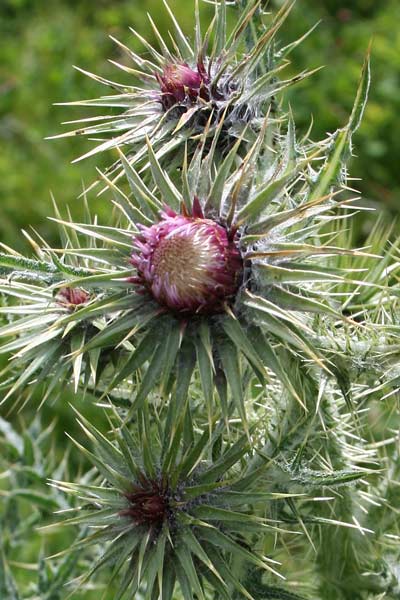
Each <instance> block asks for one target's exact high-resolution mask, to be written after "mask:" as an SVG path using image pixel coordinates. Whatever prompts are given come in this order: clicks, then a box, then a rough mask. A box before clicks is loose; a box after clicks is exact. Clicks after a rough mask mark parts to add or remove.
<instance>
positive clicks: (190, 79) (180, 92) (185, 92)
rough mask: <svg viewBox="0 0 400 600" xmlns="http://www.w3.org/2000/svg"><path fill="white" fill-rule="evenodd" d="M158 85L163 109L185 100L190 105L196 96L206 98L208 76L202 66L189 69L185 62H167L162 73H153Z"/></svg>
mask: <svg viewBox="0 0 400 600" xmlns="http://www.w3.org/2000/svg"><path fill="white" fill-rule="evenodd" d="M155 76H156V78H157V81H158V83H159V85H160V91H161V97H160V100H161V104H162V106H163V108H164V110H165V111H167V110H169V109H170V108H172V107H173V106H176V105H177V104H179V103H183V102H184V101H185V100H186V102H187V103H188V105H189V106H190V105H192V104H193V103H194V102H195V101H196V100H197V98H199V97H202V98H203V99H205V100H206V99H207V96H208V93H207V89H206V84H207V83H208V77H207V74H206V72H205V70H204V68H202V69H200V68H196V70H194V69H191V68H190V67H189V65H187V64H186V63H170V64H167V65H166V66H165V67H164V69H163V71H162V73H161V74H159V73H157V72H156V73H155Z"/></svg>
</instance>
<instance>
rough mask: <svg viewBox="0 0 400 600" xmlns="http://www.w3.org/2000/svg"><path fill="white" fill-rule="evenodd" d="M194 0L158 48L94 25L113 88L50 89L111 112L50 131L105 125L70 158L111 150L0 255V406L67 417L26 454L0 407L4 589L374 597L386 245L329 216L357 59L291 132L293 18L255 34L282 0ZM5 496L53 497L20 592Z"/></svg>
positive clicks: (393, 497) (382, 570)
mask: <svg viewBox="0 0 400 600" xmlns="http://www.w3.org/2000/svg"><path fill="white" fill-rule="evenodd" d="M228 4H229V6H228ZM214 7H215V16H214V20H213V21H212V22H211V24H210V26H209V28H208V31H207V33H206V34H205V35H204V36H202V34H201V28H200V17H199V7H198V6H197V4H196V5H195V7H194V8H195V11H194V12H195V42H194V46H192V44H191V42H190V41H189V40H188V39H187V38H186V36H185V34H184V33H183V32H182V30H181V29H180V28H179V25H178V24H177V21H176V19H175V17H174V15H173V13H172V12H171V10H170V8H169V7H168V6H167V5H166V10H167V12H168V13H169V16H170V17H171V18H172V23H173V25H174V30H175V35H174V36H171V39H170V40H169V41H167V40H164V39H162V37H161V35H160V34H159V33H158V30H157V29H156V27H155V25H154V24H153V21H152V20H151V19H150V23H151V25H152V27H153V29H154V32H155V35H156V37H157V39H158V43H159V48H158V49H155V48H153V47H152V46H151V45H150V44H149V43H148V42H146V41H145V40H144V38H142V37H141V36H139V39H140V40H141V42H142V43H143V44H144V47H145V49H146V54H145V55H143V56H142V55H137V54H135V53H134V52H133V51H131V50H129V49H128V48H127V47H126V46H124V45H122V44H120V43H118V44H119V46H120V48H122V50H123V51H124V52H125V53H126V54H127V55H128V58H129V59H130V60H133V62H134V64H135V66H134V67H132V66H129V65H126V64H125V63H124V64H118V65H117V66H119V67H120V68H122V70H123V71H125V73H126V75H127V76H129V79H130V84H129V85H128V86H126V85H122V84H115V83H114V82H109V81H106V80H104V79H102V78H101V77H97V76H93V77H94V78H95V79H96V80H97V81H99V82H100V83H105V84H106V85H111V87H113V88H114V89H116V90H117V92H118V93H117V94H116V95H114V96H106V97H102V98H100V99H98V100H93V101H83V102H74V103H73V104H78V105H85V106H86V105H89V106H105V107H117V108H122V109H123V111H124V112H123V113H122V114H121V115H119V116H115V115H111V116H110V115H106V116H104V117H100V118H97V117H96V118H95V121H94V124H93V125H85V124H83V126H82V127H81V129H79V130H77V131H76V132H73V133H74V134H78V133H79V134H84V135H91V136H92V135H95V136H96V137H97V136H98V135H99V134H101V135H102V134H103V133H104V134H108V136H109V137H108V139H107V140H106V141H102V142H101V143H100V145H99V146H97V147H96V148H95V149H93V150H91V151H90V152H89V154H93V153H97V152H101V151H104V150H110V149H112V150H113V152H114V163H112V165H111V167H110V168H109V169H108V170H107V172H105V173H103V172H99V181H100V182H101V185H102V201H103V202H105V203H106V202H108V203H109V208H110V210H109V217H108V220H107V223H104V224H102V223H99V220H98V218H97V217H96V216H95V215H92V214H91V210H90V199H89V197H88V194H89V192H90V190H87V191H86V192H85V193H84V194H83V200H82V202H83V204H84V217H83V218H82V220H81V222H76V221H74V220H73V219H72V217H71V216H70V215H69V213H68V214H67V216H63V215H62V214H61V211H60V210H59V209H58V208H57V206H56V205H55V211H56V215H55V218H53V222H55V224H56V225H57V226H58V228H59V232H60V244H59V247H52V246H50V245H49V244H48V243H47V242H46V241H45V240H43V239H42V237H41V236H40V235H39V234H35V233H34V234H32V235H31V236H29V241H30V242H31V245H32V248H33V251H34V253H35V256H34V257H31V256H29V257H26V256H23V255H22V254H19V253H17V252H16V251H13V250H12V249H10V248H3V250H4V252H3V253H2V254H1V255H0V271H1V280H0V292H1V294H2V297H3V298H4V299H3V300H2V302H3V304H2V305H1V307H0V316H1V318H2V321H3V322H2V325H1V327H0V337H1V339H2V340H3V344H2V346H0V349H1V353H2V355H3V356H4V357H5V358H6V359H7V362H6V364H5V365H4V367H3V371H2V380H1V383H0V385H1V389H2V390H3V392H4V393H3V398H2V404H1V406H2V408H7V409H8V411H9V412H10V413H11V414H12V413H13V409H14V410H15V408H16V407H17V406H18V407H19V409H20V410H21V409H22V408H23V409H24V411H29V410H32V408H31V407H32V406H35V403H36V406H37V405H39V406H40V408H41V410H45V408H42V406H43V404H44V403H45V402H46V403H51V404H52V406H53V407H54V408H53V410H56V411H57V412H58V411H60V410H62V411H63V414H64V411H67V412H68V414H71V413H73V412H74V413H75V414H76V415H77V420H78V423H79V426H80V430H77V429H76V426H75V424H73V425H70V423H71V421H68V424H69V425H68V427H67V429H68V431H67V435H68V436H69V438H70V439H71V440H72V441H71V445H70V446H68V448H69V450H68V454H67V458H65V459H64V460H63V461H62V466H59V465H58V466H57V464H53V463H52V462H51V461H50V462H49V463H48V462H46V466H45V467H43V469H38V464H39V463H40V461H39V463H38V461H37V457H38V456H39V455H40V452H41V450H40V449H39V448H38V449H36V450H32V449H31V446H30V442H29V440H30V439H31V437H35V435H37V433H36V430H35V431H34V430H33V429H32V431H31V430H28V432H27V433H26V434H25V437H24V438H23V440H24V441H23V442H22V441H20V440H21V438H20V437H19V433H18V431H16V430H14V429H13V427H12V426H11V425H10V424H8V423H7V422H6V421H5V420H0V433H1V437H0V444H1V445H2V447H3V446H4V448H5V453H4V473H5V474H4V479H6V481H7V483H8V486H7V489H6V490H5V491H4V495H5V497H6V503H5V509H4V510H2V511H1V512H0V526H1V527H2V530H4V532H5V534H4V539H5V540H6V542H5V543H3V547H2V550H1V555H0V556H1V557H2V558H1V560H2V564H3V568H2V573H1V572H0V590H1V591H2V593H3V595H4V594H5V597H10V598H17V599H18V598H22V597H23V598H32V599H33V598H38V597H40V598H47V599H48V600H55V599H56V598H57V599H61V598H67V597H68V595H69V594H71V593H72V594H73V595H74V597H77V598H87V599H89V598H91V597H92V596H91V590H92V586H100V587H101V588H102V589H103V590H104V598H106V597H107V598H110V597H112V598H116V599H118V598H121V599H122V598H126V599H130V598H132V599H133V598H143V599H149V600H156V599H160V600H193V599H196V600H206V599H207V600H211V599H216V598H224V599H226V600H228V599H231V598H232V599H233V600H240V599H242V598H248V599H249V600H262V599H266V598H276V599H281V600H304V599H309V600H311V599H317V598H320V599H322V600H325V599H326V600H335V599H338V600H350V599H352V600H353V599H356V600H371V599H375V600H378V598H383V597H387V598H398V594H399V589H400V577H399V567H398V564H399V562H398V561H399V551H398V542H399V539H400V537H399V535H400V532H399V525H398V518H397V512H398V511H397V508H396V506H397V505H398V496H399V492H398V489H399V488H398V476H399V473H398V471H399V440H398V426H399V415H398V406H397V401H398V393H399V381H400V370H399V348H400V346H399V340H398V331H399V319H398V298H399V285H398V282H399V274H400V252H399V245H400V242H399V240H396V239H395V237H394V236H393V234H392V232H391V231H389V230H386V229H385V228H384V227H383V225H382V224H381V223H380V221H379V220H378V221H377V223H376V225H375V226H374V227H373V228H372V231H371V232H370V234H369V236H368V238H367V239H366V240H365V243H363V246H362V247H354V243H353V239H352V238H353V233H352V225H351V224H350V225H349V223H352V222H353V221H354V219H356V218H357V214H358V213H359V212H361V211H363V210H366V209H365V208H363V205H362V200H361V199H360V198H359V195H358V193H357V191H356V190H355V189H354V184H353V182H352V180H351V178H350V177H349V175H348V170H347V166H346V165H347V161H348V160H349V158H350V157H351V155H352V148H353V135H354V134H355V132H356V131H357V129H358V127H359V126H360V123H361V119H362V115H363V112H364V108H365V105H366V102H367V96H368V89H369V85H370V67H369V54H368V55H367V58H366V60H365V64H364V65H363V67H362V69H361V77H360V84H359V87H358V89H357V90H356V97H355V103H354V108H353V110H352V112H351V114H350V115H349V118H348V120H347V122H346V123H345V124H344V126H343V128H341V129H339V130H338V131H336V132H334V133H331V134H329V135H327V137H326V139H323V140H321V141H318V142H315V141H314V140H313V139H312V137H311V131H309V132H301V133H299V132H298V131H297V130H296V126H295V123H294V118H293V115H292V111H291V110H290V109H285V104H284V101H283V99H282V97H281V96H280V92H282V91H284V90H285V89H286V88H287V87H288V85H291V84H292V83H295V82H297V81H299V80H301V79H302V78H304V77H305V76H306V75H308V74H309V73H307V74H301V75H300V76H296V77H291V78H288V79H281V78H280V77H281V71H283V69H284V68H286V67H287V66H288V60H287V57H288V56H289V54H290V52H291V51H292V50H294V49H295V48H296V46H297V45H298V44H299V43H300V42H303V41H304V39H305V37H306V36H304V39H302V40H297V41H294V42H293V43H292V44H290V45H289V46H287V47H286V48H281V47H280V46H279V41H278V40H277V37H278V32H279V28H280V27H281V26H283V25H284V21H285V19H286V18H288V17H289V12H290V6H289V5H288V4H284V6H283V7H282V8H281V10H280V11H278V12H277V13H276V14H274V15H270V14H268V13H265V12H264V10H263V8H262V3H261V2H260V1H252V0H250V1H249V2H248V3H246V2H239V3H237V2H233V3H225V2H224V1H222V2H216V3H215V4H214ZM235 11H236V12H235ZM229 12H232V14H236V15H237V20H236V24H235V25H234V27H233V29H232V31H230V32H229V31H227V14H228V13H229ZM289 18H290V17H289ZM304 43H306V41H304ZM142 86H143V87H142ZM81 198H82V196H81ZM66 389H70V392H71V395H72V397H73V401H72V406H69V405H67V406H65V396H64V394H65V391H66ZM28 401H29V404H28ZM78 407H79V408H78ZM38 423H39V422H38ZM37 427H39V429H40V425H38V426H37ZM69 429H74V431H69ZM48 435H51V431H49V432H48ZM42 437H43V436H42V435H41V434H39V438H42ZM38 443H39V442H38ZM39 445H40V444H39ZM33 447H36V446H32V448H33ZM25 454H27V455H28V456H33V455H35V456H36V462H35V463H34V462H33V461H32V459H30V460H31V462H30V464H29V469H30V470H29V469H28V470H26V469H25V467H26V465H25V462H24V461H25V460H26V458H25ZM16 465H17V466H16ZM20 465H24V466H23V469H22V470H23V473H25V474H26V477H25V478H22V479H21V475H20V473H19V470H20ZM46 482H47V484H48V492H47V495H46V494H44V493H43V491H42V488H43V485H44V484H45V483H46ZM35 486H39V488H40V492H38V491H37V490H36V489H35ZM0 493H1V494H3V492H0ZM15 497H23V498H25V499H28V500H30V501H31V502H32V503H33V504H35V503H39V504H40V502H41V503H42V504H45V503H46V502H47V500H48V501H49V504H48V506H49V507H51V508H52V509H55V510H56V511H57V513H58V514H56V515H54V516H53V517H52V518H49V515H48V514H47V513H46V514H43V515H41V517H40V520H39V519H37V520H33V521H32V522H29V519H28V520H26V519H25V521H23V518H21V520H22V521H23V523H24V527H23V528H21V531H23V532H24V535H29V531H31V530H32V528H33V527H34V526H36V525H38V524H39V525H40V526H41V527H40V532H41V535H43V536H44V539H46V538H47V535H49V536H50V537H51V535H52V532H57V533H58V535H59V539H61V541H63V540H64V536H65V535H68V536H69V537H68V539H72V538H74V541H73V542H72V544H69V543H61V544H59V545H58V546H57V547H54V546H53V545H51V549H50V551H49V552H48V553H47V555H48V556H49V555H50V556H49V558H48V563H46V561H45V560H44V559H43V557H42V555H41V556H40V557H38V565H39V566H38V567H37V570H38V572H39V573H40V577H39V581H38V582H31V584H30V586H24V585H23V584H22V585H19V582H18V581H17V580H16V577H15V575H14V573H13V567H14V566H15V563H16V553H17V552H18V550H19V548H20V547H21V545H22V543H23V541H22V540H20V539H19V538H18V536H16V537H15V540H14V543H11V540H12V539H13V538H12V532H13V526H12V523H11V524H10V522H9V519H8V516H9V504H10V502H11V501H12V499H13V498H15ZM65 531H67V532H68V533H67V534H65V533H63V532H65ZM61 532H62V533H61ZM8 540H10V541H8ZM64 541H65V540H64ZM45 545H46V544H45ZM333 549H334V550H333ZM17 564H19V563H18V561H17ZM46 565H49V566H48V567H47V566H46ZM35 568H36V567H35ZM57 585H58V586H59V587H58V588H57ZM61 585H62V586H63V587H60V586H61ZM96 589H97V588H96ZM7 594H8V596H7Z"/></svg>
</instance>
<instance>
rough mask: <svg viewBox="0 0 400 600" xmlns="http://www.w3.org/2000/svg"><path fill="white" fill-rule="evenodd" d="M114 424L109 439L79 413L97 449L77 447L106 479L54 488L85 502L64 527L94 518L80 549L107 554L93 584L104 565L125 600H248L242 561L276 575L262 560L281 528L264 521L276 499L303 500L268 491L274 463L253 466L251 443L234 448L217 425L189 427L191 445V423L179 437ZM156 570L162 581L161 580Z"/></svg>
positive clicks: (155, 428)
mask: <svg viewBox="0 0 400 600" xmlns="http://www.w3.org/2000/svg"><path fill="white" fill-rule="evenodd" d="M115 417H116V419H117V420H118V421H117V426H118V427H117V429H115V430H114V433H112V434H111V438H110V437H108V438H107V437H106V436H104V435H103V434H102V433H101V432H100V431H98V430H97V429H96V427H94V425H93V424H92V423H90V421H88V420H87V419H85V418H84V417H83V416H82V415H79V423H80V425H81V427H82V429H83V431H84V433H85V434H86V435H87V436H88V438H89V439H90V440H91V443H92V448H91V449H90V450H88V449H87V448H86V447H84V446H82V445H81V444H78V443H77V447H78V448H79V450H80V451H81V452H82V453H83V454H84V456H85V457H86V459H88V460H89V461H90V462H91V463H93V465H94V466H95V467H96V468H97V469H98V470H99V475H100V477H99V478H96V479H95V480H94V481H93V482H91V483H90V484H89V485H80V484H75V483H68V482H60V481H56V482H54V484H55V485H56V486H57V487H58V488H59V489H61V490H62V491H64V492H67V493H69V494H73V495H75V496H76V497H77V498H81V499H82V500H84V503H85V506H84V507H82V508H81V509H80V510H79V515H78V518H77V520H76V521H75V518H74V517H72V518H71V519H69V520H66V524H74V523H76V524H79V525H82V526H83V527H85V526H86V520H87V522H88V524H89V523H90V524H91V525H94V526H95V527H96V533H95V534H94V535H88V536H87V537H86V538H85V539H84V540H82V539H81V540H79V541H78V546H79V547H80V548H82V547H83V548H86V547H89V546H91V545H92V544H97V543H99V544H101V546H102V551H103V554H102V556H101V557H100V558H99V559H98V561H96V562H95V563H94V564H93V567H92V568H91V569H90V572H89V575H88V576H90V573H93V572H94V571H95V570H97V569H98V568H100V567H101V566H102V565H109V566H111V568H112V569H113V570H114V571H115V575H117V573H118V572H119V571H122V572H121V589H120V591H119V592H118V594H119V595H118V597H122V596H123V597H124V598H125V597H127V598H134V597H135V593H136V592H137V590H138V589H139V588H140V587H142V586H143V587H144V588H145V589H146V592H147V594H148V595H149V597H151V595H152V594H153V597H158V596H159V595H160V594H161V590H163V593H162V597H163V598H164V597H165V598H167V599H168V600H171V599H172V597H175V596H174V590H176V588H177V587H180V588H181V589H183V590H185V589H186V590H187V589H192V591H193V592H194V593H196V595H197V596H198V597H199V598H201V599H203V600H204V599H205V597H206V590H207V588H208V586H209V585H210V584H211V589H213V588H214V586H216V589H217V590H218V592H219V597H220V598H221V599H224V600H229V598H232V595H234V594H235V591H236V590H238V591H240V592H241V593H243V591H244V592H245V593H246V596H247V597H250V595H249V594H248V593H247V592H246V589H245V585H246V584H245V582H243V581H241V576H244V575H245V571H244V570H242V572H241V573H240V572H237V571H236V572H235V567H234V565H235V560H234V557H235V556H237V557H238V558H240V559H241V560H242V561H243V560H244V561H246V562H247V563H248V564H249V565H254V566H256V567H257V568H258V569H261V570H263V571H264V572H267V571H269V572H270V573H272V574H276V573H277V572H276V570H275V565H276V564H277V563H276V562H275V561H273V560H271V559H269V558H268V557H266V556H265V555H264V553H263V552H262V539H263V538H265V537H266V536H268V535H270V536H271V539H273V538H274V536H275V535H276V534H277V533H279V531H280V527H279V523H278V522H277V521H276V520H270V519H268V518H265V517H264V516H261V515H266V514H268V508H267V507H268V506H269V505H271V504H272V503H274V501H279V500H281V499H282V498H286V497H289V496H290V497H292V496H295V495H296V494H291V493H289V494H287V493H281V492H279V491H274V490H271V486H270V491H268V492H265V489H264V484H263V483H260V474H261V473H262V472H263V470H265V469H266V468H267V465H268V461H261V462H262V464H261V465H260V464H258V465H257V468H256V469H253V470H252V469H251V468H250V442H249V439H248V437H247V436H246V435H243V434H237V439H236V441H235V442H234V443H232V444H230V443H225V441H224V436H223V428H221V427H215V428H214V429H213V431H212V434H211V437H210V436H209V432H208V431H206V432H205V434H203V435H201V434H199V433H198V432H197V433H196V432H195V430H194V429H193V427H189V426H188V425H186V426H185V427H186V433H190V440H191V441H189V440H185V436H184V435H183V430H182V422H183V417H180V418H179V419H178V420H177V427H176V428H174V430H173V431H172V430H171V429H170V428H169V427H168V426H166V425H165V423H164V424H162V423H161V422H159V423H158V425H157V424H156V423H155V422H153V424H152V425H150V422H149V421H145V422H144V423H143V428H141V432H140V433H139V432H138V431H136V430H135V434H134V433H133V430H132V429H131V428H130V427H127V426H126V425H124V424H122V420H121V418H120V417H119V416H118V414H117V413H116V414H115ZM153 418H154V421H155V420H156V417H153ZM139 420H140V421H141V417H140V416H139ZM141 422H142V421H141ZM216 442H220V446H219V451H218V456H217V457H214V461H211V460H210V453H211V449H212V447H213V446H214V445H215V443H216ZM215 452H216V451H215V450H214V454H215ZM246 459H247V462H246ZM245 463H246V464H247V465H248V469H246V468H244V467H243V465H244V464H245ZM239 465H241V467H240V468H239ZM97 479H98V481H97ZM97 483H100V485H98V484H97ZM250 504H251V505H253V506H258V507H259V508H260V516H255V515H254V511H253V507H252V508H250V507H249V505H250ZM250 543H251V548H252V551H250V550H249V548H250V546H249V544H250ZM157 572H158V574H159V576H158V577H153V576H152V573H154V574H155V573H157ZM112 579H115V577H112ZM163 582H165V583H163ZM167 582H169V584H167ZM164 585H165V587H164ZM188 586H189V587H188ZM157 592H158V594H157ZM124 593H125V594H126V596H125V595H124ZM164 593H165V595H164Z"/></svg>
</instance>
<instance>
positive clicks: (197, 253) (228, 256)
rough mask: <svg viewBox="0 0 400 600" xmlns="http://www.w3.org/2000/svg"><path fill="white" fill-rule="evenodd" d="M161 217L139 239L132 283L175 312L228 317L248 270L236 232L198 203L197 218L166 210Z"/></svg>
mask: <svg viewBox="0 0 400 600" xmlns="http://www.w3.org/2000/svg"><path fill="white" fill-rule="evenodd" d="M161 217H162V218H161V221H160V222H159V223H157V224H155V225H152V226H151V227H145V226H141V233H140V234H139V236H138V237H137V238H136V239H135V242H134V246H135V249H134V253H133V254H132V257H131V262H132V264H133V265H135V267H136V269H137V276H136V277H134V278H133V279H132V280H133V281H134V282H135V283H137V284H139V285H141V286H142V287H143V288H144V289H146V290H147V291H149V292H150V293H151V295H152V296H153V297H154V299H155V300H156V301H157V302H159V303H160V304H161V305H163V306H166V307H167V308H169V309H171V310H172V311H176V312H187V313H208V314H210V313H214V314H215V313H219V312H222V311H223V309H224V305H225V304H226V303H227V302H228V301H229V300H230V299H231V298H232V296H234V294H235V293H236V292H237V290H238V287H239V285H240V280H241V274H242V270H243V266H242V258H241V255H240V252H239V249H238V246H237V241H236V239H235V232H229V231H228V230H227V229H226V228H225V227H223V226H222V225H220V224H218V223H216V222H215V221H213V220H211V219H206V218H204V214H203V212H202V209H201V207H200V203H199V201H198V200H197V199H196V200H195V202H194V203H193V213H192V216H189V215H188V214H187V213H186V212H185V214H181V215H178V214H177V213H176V212H174V211H173V210H172V209H170V208H169V207H166V208H165V209H164V211H163V212H162V213H161Z"/></svg>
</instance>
